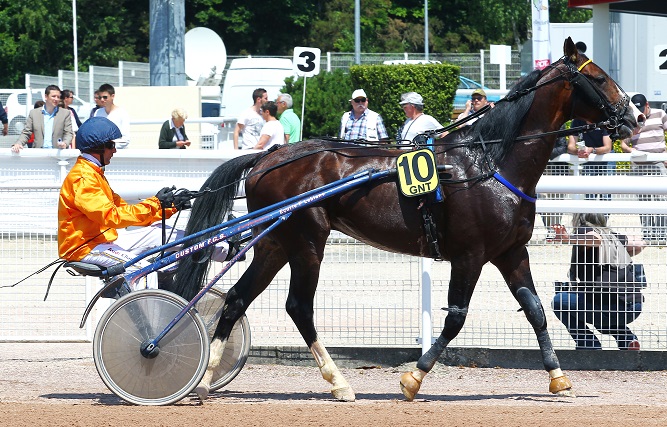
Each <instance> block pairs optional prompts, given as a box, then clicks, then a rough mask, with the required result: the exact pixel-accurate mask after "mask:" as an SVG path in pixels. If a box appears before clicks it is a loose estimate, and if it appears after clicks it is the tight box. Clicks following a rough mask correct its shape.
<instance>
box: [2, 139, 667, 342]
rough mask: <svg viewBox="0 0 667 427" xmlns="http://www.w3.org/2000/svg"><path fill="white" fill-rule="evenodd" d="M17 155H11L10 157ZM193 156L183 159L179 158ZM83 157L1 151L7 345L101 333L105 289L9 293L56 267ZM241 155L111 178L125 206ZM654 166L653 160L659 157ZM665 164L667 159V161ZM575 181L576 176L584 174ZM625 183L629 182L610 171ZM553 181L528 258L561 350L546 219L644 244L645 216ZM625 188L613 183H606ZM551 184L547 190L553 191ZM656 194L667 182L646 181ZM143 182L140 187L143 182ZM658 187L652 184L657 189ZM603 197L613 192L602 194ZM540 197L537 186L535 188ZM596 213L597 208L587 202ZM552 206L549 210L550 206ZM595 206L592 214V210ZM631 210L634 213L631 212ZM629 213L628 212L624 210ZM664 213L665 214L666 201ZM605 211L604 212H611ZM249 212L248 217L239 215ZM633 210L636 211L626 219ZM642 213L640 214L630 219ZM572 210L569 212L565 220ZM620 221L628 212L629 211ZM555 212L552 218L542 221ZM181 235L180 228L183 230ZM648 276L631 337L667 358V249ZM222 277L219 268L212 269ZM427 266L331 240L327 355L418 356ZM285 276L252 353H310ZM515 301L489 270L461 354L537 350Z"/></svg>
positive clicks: (273, 291)
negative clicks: (96, 295)
mask: <svg viewBox="0 0 667 427" xmlns="http://www.w3.org/2000/svg"><path fill="white" fill-rule="evenodd" d="M6 151H9V150H6ZM182 151H187V152H182ZM76 154H77V152H76V151H75V150H71V151H63V152H61V153H60V154H58V151H57V150H35V152H33V151H32V150H24V152H22V153H21V156H16V155H11V154H9V153H8V152H5V150H0V159H1V161H0V197H1V198H2V200H3V203H2V204H0V257H2V259H3V260H4V261H3V274H2V275H1V276H0V286H2V288H0V340H4V341H14V340H17V341H19V340H37V341H49V340H56V341H60V340H62V341H71V340H90V339H91V336H92V331H93V324H94V322H95V320H96V317H97V316H99V315H100V314H101V312H102V311H103V310H104V308H105V306H104V304H103V303H98V306H97V308H98V311H97V312H96V313H93V317H92V318H91V319H90V320H89V324H88V327H87V329H84V330H80V329H79V328H78V323H79V321H80V317H81V315H82V313H83V310H84V307H85V304H86V302H87V300H88V299H89V298H90V296H91V295H92V293H93V292H94V291H95V290H96V289H98V287H99V286H98V285H97V284H96V283H95V281H94V280H92V279H87V280H86V279H83V278H79V277H70V276H68V275H67V274H66V273H64V272H60V273H58V275H57V276H56V278H55V280H54V285H53V287H52V290H51V293H50V296H49V298H48V299H47V301H43V300H42V299H43V296H44V292H45V290H46V283H47V282H48V278H49V273H42V274H40V275H36V276H33V277H31V278H29V279H27V280H26V281H25V282H23V283H21V284H20V285H17V286H15V287H9V288H8V286H11V285H12V284H13V283H15V282H16V281H18V280H20V279H21V278H23V277H25V276H27V275H29V274H30V273H32V272H34V271H35V270H37V269H38V268H40V267H41V266H43V265H45V264H47V263H48V262H50V261H52V260H54V259H55V258H56V257H57V247H56V238H55V234H56V228H57V219H56V205H57V194H58V188H59V182H60V180H61V179H62V177H63V176H64V174H65V173H66V172H67V170H68V168H69V167H70V165H71V163H72V162H73V160H74V158H75V156H76ZM236 154H238V153H234V152H229V151H225V150H220V151H203V150H202V151H195V150H192V151H191V150H132V151H119V152H118V153H117V154H116V156H115V157H114V162H113V164H112V165H111V166H110V167H109V168H108V169H107V171H106V173H105V175H106V176H107V178H108V179H109V181H110V182H111V184H112V186H113V187H114V189H115V190H116V191H117V192H119V193H120V194H123V195H124V197H126V198H127V199H128V200H129V201H132V200H134V199H137V198H140V197H142V196H146V195H150V194H154V192H155V191H157V189H159V188H160V187H161V186H163V185H167V184H176V185H178V186H184V187H188V188H198V187H199V185H200V184H201V183H202V182H203V180H204V179H205V178H206V177H207V176H208V175H209V174H210V172H211V171H212V170H213V169H214V168H215V167H216V166H218V165H219V164H220V163H221V162H224V161H225V160H227V159H228V158H230V156H233V155H236ZM655 156H657V155H655ZM602 158H603V159H605V160H609V159H611V160H614V161H619V162H620V161H628V160H629V159H630V157H629V156H628V155H620V154H617V155H605V156H603V157H602ZM666 159H667V158H666ZM556 161H561V162H562V161H570V162H574V163H575V167H574V171H578V169H577V166H576V163H577V162H578V161H577V160H576V158H575V157H570V156H561V158H559V159H556ZM577 173H578V172H577ZM613 173H614V174H616V175H618V178H620V179H631V178H635V177H627V178H626V177H625V174H626V173H627V171H626V170H625V169H623V168H615V169H613ZM553 178H554V176H553V175H551V176H545V177H543V180H544V181H545V184H542V181H541V183H540V186H542V187H544V188H547V189H548V191H549V192H550V193H551V194H556V195H557V197H558V198H559V199H554V198H551V199H548V198H541V199H540V200H538V204H537V207H538V212H543V211H544V212H545V213H544V214H538V218H536V226H535V231H534V234H533V237H532V240H531V241H530V244H529V247H528V250H529V253H530V258H531V265H532V272H533V278H534V280H535V284H536V287H537V290H538V294H539V295H540V297H541V298H542V302H543V304H544V306H545V309H546V311H547V316H548V322H549V325H550V332H551V335H552V338H553V341H554V345H555V346H556V348H560V349H562V348H573V347H574V343H573V341H572V339H571V338H570V336H569V334H568V332H567V331H566V329H565V328H564V327H563V325H562V324H561V323H560V322H559V321H558V320H557V319H556V317H555V316H554V314H553V312H552V310H551V309H550V301H551V298H552V297H553V295H554V282H555V281H564V280H566V273H567V271H568V269H569V262H570V246H569V245H564V244H558V243H553V242H552V241H550V239H549V237H550V236H549V229H548V228H546V227H545V226H544V225H543V222H542V219H543V218H544V217H546V216H547V215H551V214H553V212H554V204H553V203H554V202H557V203H558V204H556V205H555V206H557V207H562V210H561V211H560V212H561V214H560V215H561V220H560V221H559V222H562V223H564V224H569V221H570V212H572V211H575V210H576V209H577V207H579V208H580V207H582V206H584V207H585V208H586V209H592V210H605V209H606V208H607V206H616V205H619V206H626V207H625V208H623V209H620V208H618V209H616V211H614V212H615V213H612V214H611V215H610V223H611V226H612V227H613V228H614V230H616V231H618V232H620V233H624V234H629V235H638V234H639V235H640V234H641V227H640V222H639V218H638V214H637V213H638V212H639V211H640V209H642V206H645V205H642V204H641V203H643V202H637V201H636V200H637V196H636V195H635V194H634V193H632V192H630V193H628V194H613V196H612V200H611V201H610V202H600V201H596V202H594V201H590V200H585V194H586V193H588V192H591V193H594V192H596V191H594V188H591V187H594V186H595V185H598V184H591V182H592V180H594V179H595V178H598V177H587V176H582V177H580V178H578V179H580V190H578V191H577V192H576V193H572V191H573V190H569V189H568V188H565V186H564V187H562V188H559V187H557V186H554V185H556V184H554V181H553ZM611 178H617V177H613V176H612V177H609V179H611ZM549 179H551V181H549ZM641 179H644V180H653V181H645V182H646V183H647V185H648V183H650V182H653V184H655V186H656V187H659V186H662V187H663V188H667V187H665V186H664V185H662V182H657V183H656V182H655V180H662V179H665V178H664V177H651V178H646V177H644V178H641ZM138 182H140V183H141V184H140V185H137V183H138ZM653 184H652V185H653ZM601 188H602V189H603V190H604V191H607V188H606V187H601ZM538 190H539V187H538ZM588 202H591V203H588ZM550 203H551V204H550ZM587 203H588V204H587ZM624 203H626V204H624ZM627 203H629V204H630V205H634V207H633V206H631V207H630V208H628V207H627ZM656 203H658V205H657V206H658V209H662V211H661V212H662V213H667V209H665V208H664V205H663V204H662V202H656ZM605 204H607V205H605ZM238 209H239V210H241V211H242V210H243V206H242V205H240V206H239V207H238ZM628 209H630V210H628ZM633 209H634V210H633ZM568 210H569V212H568ZM624 210H627V211H626V212H624ZM546 212H549V213H546ZM179 224H180V225H181V226H184V222H179ZM252 256H253V255H252V251H250V254H249V257H248V260H247V261H244V262H241V263H239V264H238V265H237V266H235V267H234V268H233V269H232V270H231V271H230V274H229V275H227V276H225V277H224V278H223V280H222V281H221V283H220V286H221V287H222V288H225V289H226V288H228V287H229V286H231V285H232V284H233V283H234V282H235V280H236V279H237V278H238V277H239V276H240V274H242V272H243V271H244V269H245V267H246V266H247V265H248V263H249V262H250V260H251V259H252ZM635 261H636V262H641V263H643V265H644V267H645V269H646V274H647V277H648V287H647V288H646V289H645V290H644V292H643V294H644V297H645V299H646V301H645V304H644V308H643V312H642V314H641V316H639V318H638V319H637V320H636V321H634V322H633V323H632V324H631V325H630V327H631V328H632V330H633V331H634V332H635V333H636V334H637V335H638V337H639V341H640V342H641V345H642V349H644V350H664V349H665V348H666V347H667V343H666V342H667V330H666V328H667V318H666V317H667V292H666V291H667V267H666V266H667V251H666V250H665V242H660V241H655V242H649V246H648V247H647V248H646V249H645V250H644V251H643V252H642V253H641V254H640V255H638V256H636V257H635ZM219 267H220V266H219V265H217V266H216V268H219ZM421 268H422V267H421V262H420V259H419V258H415V257H409V256H404V255H398V254H392V253H388V252H383V251H379V250H376V249H374V248H371V247H369V246H366V245H363V244H361V243H359V242H357V241H354V240H352V239H350V238H348V237H346V236H344V235H341V234H339V233H333V234H332V236H331V237H330V239H329V244H328V247H327V250H326V252H325V258H324V262H323V264H322V272H321V274H320V284H319V287H318V292H317V295H316V301H315V313H316V325H317V327H318V331H319V333H320V336H321V338H322V340H323V342H325V343H326V344H327V345H329V346H370V347H417V346H419V340H420V322H421V317H422V307H421V297H422V295H421V287H420V276H421ZM449 273H450V266H449V263H446V262H443V263H433V265H432V267H431V277H432V280H433V284H432V301H433V303H432V307H431V309H432V313H433V316H432V324H433V334H434V335H435V336H437V335H438V334H439V333H440V330H441V328H442V325H443V322H444V317H445V315H446V312H445V311H442V310H440V308H441V307H444V306H446V305H447V289H448V285H447V284H448V279H449ZM288 282H289V268H287V267H286V268H284V269H283V270H282V271H281V272H280V273H279V274H278V275H277V276H276V278H275V279H274V280H273V282H272V284H271V285H270V286H269V287H268V288H267V290H266V291H265V292H264V293H263V294H262V295H261V296H260V297H259V298H258V299H257V300H256V301H255V303H254V304H253V305H252V306H251V308H250V310H249V311H248V317H249V319H250V323H251V327H252V333H253V344H254V345H302V343H303V341H302V339H301V337H300V335H299V334H298V332H297V330H296V328H295V327H294V326H293V323H292V321H291V320H290V319H289V317H288V316H287V314H286V313H285V310H284V303H285V300H286V296H287V292H288ZM518 308H519V305H518V303H517V302H516V301H515V300H514V299H513V297H512V296H511V294H510V292H509V291H508V289H507V286H506V285H505V283H504V281H503V279H502V277H501V276H500V274H499V273H498V271H497V270H496V269H495V268H494V267H492V266H490V265H488V266H486V267H485V268H484V270H483V272H482V276H481V278H480V281H479V283H478V285H477V288H476V291H475V295H474V296H473V299H472V303H471V307H470V312H469V315H468V318H467V321H466V324H465V326H464V328H463V330H462V331H461V333H460V335H459V336H458V337H457V338H456V340H455V341H454V343H453V345H455V346H462V347H468V346H470V347H489V348H509V347H511V348H517V347H519V348H537V342H536V339H535V336H534V333H533V331H532V328H531V326H530V325H529V324H528V322H527V321H526V319H525V316H524V314H523V313H521V312H517V310H518ZM599 338H600V340H601V341H602V344H603V346H604V347H605V348H616V347H615V343H614V341H613V339H612V338H610V337H609V336H606V335H602V336H599Z"/></svg>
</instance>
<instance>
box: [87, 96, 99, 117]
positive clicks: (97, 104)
mask: <svg viewBox="0 0 667 427" xmlns="http://www.w3.org/2000/svg"><path fill="white" fill-rule="evenodd" d="M94 99H95V106H94V107H93V108H92V110H90V115H89V116H88V118H91V117H95V113H96V112H97V110H99V109H100V108H102V97H101V96H100V91H99V90H96V91H95V97H94Z"/></svg>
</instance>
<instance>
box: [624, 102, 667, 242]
mask: <svg viewBox="0 0 667 427" xmlns="http://www.w3.org/2000/svg"><path fill="white" fill-rule="evenodd" d="M632 103H633V104H635V107H637V108H638V109H639V111H641V112H642V113H643V114H644V116H646V122H645V123H644V127H643V128H641V130H640V131H639V133H637V134H636V135H634V136H632V137H631V138H628V139H624V140H623V141H621V149H622V150H623V152H625V153H634V152H637V154H639V152H646V153H664V152H665V131H667V113H665V111H663V110H661V109H660V108H651V107H649V105H648V101H647V100H646V97H645V96H644V95H642V94H641V93H638V94H636V95H634V96H633V97H632ZM666 163H667V162H632V163H631V168H632V174H633V175H663V176H664V175H667V168H666V167H665V164H666ZM638 197H639V200H642V201H650V200H656V201H658V200H659V201H664V200H667V198H666V197H665V196H662V195H651V194H640V195H638ZM639 217H640V219H641V223H642V231H643V233H644V240H649V241H651V240H655V241H660V242H664V241H665V240H666V239H667V216H665V215H640V216H639Z"/></svg>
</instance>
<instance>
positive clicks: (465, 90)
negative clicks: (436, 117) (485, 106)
mask: <svg viewBox="0 0 667 427" xmlns="http://www.w3.org/2000/svg"><path fill="white" fill-rule="evenodd" d="M475 89H483V90H484V92H485V93H486V99H487V100H488V101H489V102H496V101H498V100H500V98H502V97H503V96H505V95H506V94H507V91H501V90H495V89H489V88H488V87H486V86H482V84H481V83H478V82H476V81H474V80H472V79H469V78H467V77H463V76H459V86H458V88H457V89H456V95H455V96H454V110H465V108H466V101H468V100H469V99H470V95H471V94H472V91H473V90H475Z"/></svg>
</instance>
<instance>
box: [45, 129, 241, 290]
mask: <svg viewBox="0 0 667 427" xmlns="http://www.w3.org/2000/svg"><path fill="white" fill-rule="evenodd" d="M120 137H121V132H120V129H118V126H116V125H115V124H114V123H113V122H111V121H110V120H109V119H107V118H102V117H93V118H91V119H88V120H86V121H85V122H84V123H83V124H82V125H81V127H80V128H79V131H78V133H77V144H76V145H77V148H78V149H79V150H80V151H81V156H80V157H79V158H78V159H77V161H76V163H75V164H74V166H73V167H72V169H71V170H70V171H69V173H68V174H67V177H66V178H65V181H64V182H63V184H62V187H61V189H60V198H59V200H58V253H59V256H60V258H63V259H65V260H67V261H82V262H86V263H90V264H96V265H100V266H104V267H110V266H112V265H115V264H118V263H121V262H127V261H130V260H131V259H133V258H135V257H136V256H138V255H139V254H141V253H143V252H145V251H146V250H148V249H152V248H155V247H157V246H160V245H161V244H162V227H161V225H160V224H159V223H157V224H154V225H152V224H153V223H155V222H156V221H160V220H161V219H162V212H163V211H162V206H164V207H165V210H164V213H165V216H166V218H169V217H171V216H172V215H173V214H174V213H176V212H177V211H178V210H179V209H183V208H189V207H190V194H189V192H187V191H185V192H182V193H176V194H175V193H174V189H173V188H169V187H165V188H163V189H162V190H160V191H159V192H158V193H157V195H155V196H154V197H149V198H148V199H145V200H143V201H141V202H139V203H137V204H134V205H130V204H128V203H127V202H125V200H123V199H122V198H121V197H120V196H119V195H118V194H116V193H114V191H113V190H112V189H111V187H110V186H109V182H108V181H107V179H106V177H105V176H104V167H105V166H106V165H108V164H109V163H110V161H111V158H112V157H113V155H114V153H115V152H116V147H115V143H114V141H113V140H114V139H117V138H120ZM166 218H165V219H166ZM130 226H146V227H142V228H139V229H135V230H132V231H127V230H122V229H124V228H125V227H130ZM118 229H121V230H118ZM167 234H168V235H170V234H174V236H172V238H171V239H170V240H171V241H173V240H174V239H176V238H180V237H182V236H183V233H182V232H178V233H170V230H167ZM228 247H229V246H228V244H227V243H226V242H221V244H220V243H219V244H217V245H216V248H215V250H214V251H213V254H212V256H211V258H212V259H214V260H216V261H224V260H225V259H226V258H227V252H228ZM148 264H149V262H148V261H147V260H145V259H144V260H141V261H140V262H138V263H136V264H134V265H132V266H130V267H128V269H127V271H133V270H137V269H139V268H142V267H144V266H146V265H148ZM131 287H132V288H133V289H132V290H134V289H143V288H151V289H155V288H157V274H155V273H152V274H149V275H147V276H144V277H142V278H141V279H140V280H139V281H137V283H135V284H133V285H131Z"/></svg>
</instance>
